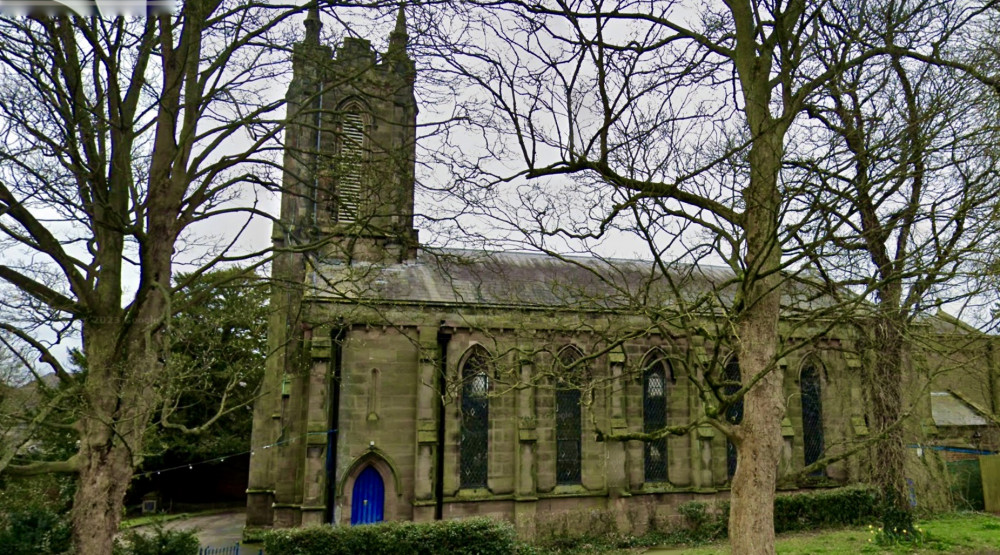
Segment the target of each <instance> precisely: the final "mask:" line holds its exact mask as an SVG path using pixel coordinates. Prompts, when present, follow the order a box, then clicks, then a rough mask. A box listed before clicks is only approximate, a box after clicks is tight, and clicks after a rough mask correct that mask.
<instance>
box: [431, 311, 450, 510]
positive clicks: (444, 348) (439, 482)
mask: <svg viewBox="0 0 1000 555" xmlns="http://www.w3.org/2000/svg"><path fill="white" fill-rule="evenodd" d="M449 341H451V334H450V333H448V332H445V331H444V327H442V328H440V329H439V330H438V336H437V342H438V353H440V356H439V357H438V371H437V380H435V382H436V384H437V411H435V418H436V419H437V422H436V424H437V426H436V429H437V449H436V450H435V452H434V458H435V460H434V520H441V518H442V516H443V514H444V391H445V374H446V371H447V369H448V342H449Z"/></svg>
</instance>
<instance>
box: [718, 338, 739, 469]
mask: <svg viewBox="0 0 1000 555" xmlns="http://www.w3.org/2000/svg"><path fill="white" fill-rule="evenodd" d="M722 379H724V380H725V381H726V382H729V383H727V384H726V385H725V386H724V387H723V393H725V394H726V395H733V394H734V393H736V392H737V391H739V390H740V387H741V386H740V385H739V384H740V383H741V379H742V376H741V375H740V361H739V360H738V359H737V358H736V355H733V356H732V358H730V359H729V362H727V363H726V368H725V370H724V371H723V374H722ZM726 420H727V421H728V422H729V423H730V424H739V423H740V422H743V398H742V397H741V398H740V400H739V401H736V402H735V403H733V404H732V405H730V406H729V408H727V409H726ZM726 474H727V476H729V477H730V478H732V477H733V475H734V474H736V446H735V445H733V442H731V441H729V440H728V439H727V440H726Z"/></svg>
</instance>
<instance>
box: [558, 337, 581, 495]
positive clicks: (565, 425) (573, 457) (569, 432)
mask: <svg viewBox="0 0 1000 555" xmlns="http://www.w3.org/2000/svg"><path fill="white" fill-rule="evenodd" d="M581 358H583V354H582V353H581V352H580V351H578V350H577V349H575V348H573V347H566V348H564V349H563V350H562V351H560V352H559V364H560V366H561V368H559V369H557V370H558V371H559V372H560V373H563V374H564V375H565V373H572V374H574V375H576V376H579V375H581V374H582V371H581V369H580V368H579V365H578V364H577V361H578V360H579V359H581ZM574 364H577V365H576V366H574ZM572 377H573V376H570V375H565V379H560V380H559V384H558V385H557V386H556V483H557V484H559V485H571V484H579V483H580V459H581V456H580V454H581V453H580V447H581V441H580V439H581V436H582V431H581V427H580V420H581V413H580V389H579V388H578V387H576V386H575V385H573V382H575V381H577V380H574V379H571V378H572Z"/></svg>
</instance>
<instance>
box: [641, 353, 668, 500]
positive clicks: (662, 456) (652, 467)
mask: <svg viewBox="0 0 1000 555" xmlns="http://www.w3.org/2000/svg"><path fill="white" fill-rule="evenodd" d="M666 382H667V373H666V371H665V369H664V364H663V361H660V360H658V361H656V362H654V363H653V364H652V365H650V366H649V368H647V370H646V372H645V373H644V376H643V390H642V428H643V431H644V432H646V433H651V432H656V431H659V430H662V429H663V428H664V426H666V425H667V387H666ZM643 451H644V453H643V455H644V461H645V471H646V474H645V476H646V478H645V480H646V481H647V482H665V481H666V480H667V439H666V438H660V439H656V440H653V441H647V442H646V443H645V445H644V447H643Z"/></svg>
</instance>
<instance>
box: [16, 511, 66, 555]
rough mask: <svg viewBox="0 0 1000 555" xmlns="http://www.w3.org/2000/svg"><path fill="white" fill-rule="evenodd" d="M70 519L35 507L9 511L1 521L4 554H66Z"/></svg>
mask: <svg viewBox="0 0 1000 555" xmlns="http://www.w3.org/2000/svg"><path fill="white" fill-rule="evenodd" d="M70 541H71V528H70V522H69V519H68V518H67V517H66V515H65V514H60V513H58V512H56V511H54V510H52V509H50V508H47V507H40V506H37V505H32V506H28V507H25V508H24V509H19V510H14V511H10V512H8V513H7V514H6V516H5V517H4V518H3V521H2V522H0V552H2V553H3V554H4V555H21V554H24V555H36V554H50V553H65V552H67V551H69V549H70Z"/></svg>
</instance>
